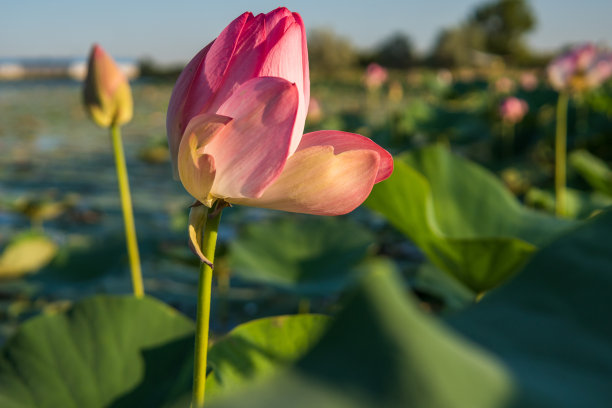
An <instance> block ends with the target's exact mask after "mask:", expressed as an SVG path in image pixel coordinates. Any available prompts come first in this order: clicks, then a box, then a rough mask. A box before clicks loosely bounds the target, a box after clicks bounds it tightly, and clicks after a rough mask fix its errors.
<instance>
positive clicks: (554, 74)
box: [547, 44, 612, 92]
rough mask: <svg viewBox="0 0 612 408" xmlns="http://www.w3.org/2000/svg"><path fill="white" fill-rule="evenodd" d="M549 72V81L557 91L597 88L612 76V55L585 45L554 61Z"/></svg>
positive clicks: (549, 67)
mask: <svg viewBox="0 0 612 408" xmlns="http://www.w3.org/2000/svg"><path fill="white" fill-rule="evenodd" d="M547 71H548V80H549V82H550V84H551V85H552V87H553V88H554V89H556V90H557V91H572V92H582V91H586V90H589V89H593V88H597V87H598V86H600V85H601V84H602V83H603V82H604V81H605V80H606V79H608V78H609V77H610V75H612V53H610V52H605V51H602V50H599V49H598V48H597V47H596V46H595V45H593V44H584V45H581V46H578V47H575V48H572V49H571V50H569V51H568V52H566V53H565V54H562V55H560V56H559V57H557V58H556V59H554V60H553V61H552V62H551V63H550V64H549V65H548V69H547Z"/></svg>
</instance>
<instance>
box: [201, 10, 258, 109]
mask: <svg viewBox="0 0 612 408" xmlns="http://www.w3.org/2000/svg"><path fill="white" fill-rule="evenodd" d="M265 40H266V30H265V22H264V16H263V15H261V14H260V15H258V16H256V17H253V15H252V14H251V13H245V14H243V15H242V16H240V17H239V18H238V19H236V20H234V21H233V22H232V23H231V24H230V25H229V26H228V27H227V28H226V29H225V30H223V32H222V33H221V34H220V35H219V37H218V38H217V39H216V40H215V42H214V44H213V46H212V47H211V49H210V52H209V54H208V56H207V58H206V66H205V68H204V69H205V78H206V81H208V83H209V84H210V87H211V89H212V91H213V92H214V93H215V95H214V100H212V101H211V102H210V104H209V105H207V107H206V109H207V110H208V111H211V112H214V111H216V110H217V109H218V108H219V106H221V105H222V104H223V103H224V102H225V101H226V100H227V98H229V96H230V95H231V94H232V93H233V92H234V91H235V90H236V89H237V88H238V87H239V86H240V85H242V84H243V83H245V82H246V81H248V80H249V79H251V78H254V77H256V76H257V72H258V71H259V68H260V67H261V64H262V61H263V59H264V57H265V52H266V46H265Z"/></svg>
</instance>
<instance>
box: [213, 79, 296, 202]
mask: <svg viewBox="0 0 612 408" xmlns="http://www.w3.org/2000/svg"><path fill="white" fill-rule="evenodd" d="M297 106H298V91H297V88H296V86H295V84H292V83H290V82H288V81H286V80H284V79H282V78H271V77H262V78H253V79H252V80H250V81H247V82H246V83H245V84H244V85H242V86H241V87H240V88H238V89H237V90H236V92H234V94H232V96H231V97H230V98H229V99H228V100H227V101H226V102H225V103H224V104H223V105H222V106H221V107H219V110H218V113H219V114H220V115H226V116H230V117H232V118H234V120H233V121H232V122H231V123H229V124H228V126H227V127H226V128H225V129H224V130H223V132H222V133H221V134H220V135H218V136H217V137H215V138H214V139H213V140H212V141H211V142H210V144H209V145H207V146H206V148H205V149H204V151H205V152H206V153H207V154H210V155H211V156H212V157H214V160H215V166H216V170H217V175H216V178H215V183H214V185H213V188H212V194H213V195H215V196H216V197H219V198H230V197H251V198H255V197H259V196H260V195H261V194H262V193H263V191H264V190H265V189H266V188H267V187H268V186H269V185H270V184H271V183H272V182H274V180H276V179H277V178H278V176H279V174H280V173H281V171H282V170H283V167H284V166H285V162H286V161H287V157H288V156H289V145H290V142H291V132H292V129H293V127H294V123H295V118H296V114H297Z"/></svg>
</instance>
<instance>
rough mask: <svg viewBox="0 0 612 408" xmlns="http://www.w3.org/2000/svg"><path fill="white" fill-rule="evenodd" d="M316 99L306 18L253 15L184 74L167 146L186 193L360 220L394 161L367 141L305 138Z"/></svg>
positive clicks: (331, 134)
mask: <svg viewBox="0 0 612 408" xmlns="http://www.w3.org/2000/svg"><path fill="white" fill-rule="evenodd" d="M309 99H310V80H309V71H308V54H307V49H306V34H305V30H304V24H303V23H302V19H301V17H300V16H299V14H297V13H291V12H290V11H289V10H287V9H286V8H278V9H276V10H274V11H272V12H270V13H268V14H260V15H257V16H253V15H252V14H251V13H245V14H243V15H241V16H240V17H238V18H237V19H236V20H234V21H233V22H232V23H230V25H229V26H228V27H227V28H226V29H225V30H223V32H222V33H221V34H220V35H219V37H218V38H217V39H215V40H214V41H213V42H211V43H210V44H209V45H208V46H206V47H205V48H204V49H203V50H202V51H200V52H199V53H198V54H197V55H196V56H195V57H194V58H193V60H191V62H189V64H188V65H187V66H186V68H185V69H184V70H183V72H182V73H181V75H180V77H179V79H178V80H177V83H176V85H175V87H174V90H173V92H172V97H171V98H170V105H169V107H168V117H167V130H168V143H169V145H170V151H171V154H172V159H173V164H174V168H175V170H176V172H177V173H178V176H179V177H180V180H181V182H182V183H183V186H184V187H185V189H186V190H187V191H188V192H189V193H190V194H191V195H192V196H193V197H195V198H196V199H197V200H198V201H200V202H201V203H203V204H204V205H206V206H209V207H210V206H211V205H212V204H213V202H214V201H215V200H217V199H222V200H224V201H226V202H229V203H234V204H244V205H249V206H255V207H263V208H271V209H277V210H283V211H292V212H300V213H308V214H318V215H338V214H344V213H347V212H350V211H352V210H353V209H354V208H356V207H357V206H359V205H360V204H361V203H362V202H363V201H364V200H365V198H366V197H367V196H368V195H369V193H370V191H371V189H372V186H373V185H374V183H377V182H379V181H381V180H384V179H385V178H387V177H389V175H390V174H391V172H392V170H393V160H392V158H391V155H390V154H389V153H388V152H387V151H385V150H384V149H382V148H381V147H379V146H378V145H376V144H375V143H374V142H372V141H371V140H369V139H368V138H366V137H363V136H360V135H357V134H352V133H346V132H340V131H331V130H329V131H328V130H324V131H319V132H313V133H308V134H305V135H303V129H304V123H305V119H306V113H307V111H308V103H309Z"/></svg>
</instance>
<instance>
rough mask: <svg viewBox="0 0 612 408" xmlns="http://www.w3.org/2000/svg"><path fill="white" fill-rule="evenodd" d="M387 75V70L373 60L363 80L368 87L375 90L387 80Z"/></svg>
mask: <svg viewBox="0 0 612 408" xmlns="http://www.w3.org/2000/svg"><path fill="white" fill-rule="evenodd" d="M387 77H388V74H387V70H386V69H384V68H383V67H381V66H380V65H378V64H377V63H375V62H372V63H371V64H370V65H368V67H367V68H366V71H365V75H364V77H363V81H364V83H365V85H366V87H367V88H368V89H372V90H375V89H378V88H380V87H381V86H382V85H383V84H384V83H385V82H386V81H387Z"/></svg>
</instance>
